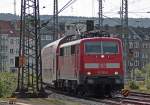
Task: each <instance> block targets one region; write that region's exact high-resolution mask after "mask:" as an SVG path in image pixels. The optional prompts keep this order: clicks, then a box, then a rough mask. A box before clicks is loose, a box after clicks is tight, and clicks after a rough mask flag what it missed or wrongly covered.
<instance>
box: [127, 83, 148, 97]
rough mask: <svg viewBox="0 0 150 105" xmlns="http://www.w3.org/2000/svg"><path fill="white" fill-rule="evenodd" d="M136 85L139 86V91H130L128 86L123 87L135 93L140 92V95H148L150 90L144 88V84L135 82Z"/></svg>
mask: <svg viewBox="0 0 150 105" xmlns="http://www.w3.org/2000/svg"><path fill="white" fill-rule="evenodd" d="M136 83H137V85H138V86H139V89H131V88H130V87H129V85H125V89H129V90H131V91H135V92H142V93H149V94H150V89H147V88H146V85H145V83H144V82H136Z"/></svg>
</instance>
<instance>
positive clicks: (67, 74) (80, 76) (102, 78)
mask: <svg viewBox="0 0 150 105" xmlns="http://www.w3.org/2000/svg"><path fill="white" fill-rule="evenodd" d="M63 40H64V39H62V40H60V41H59V42H58V43H57V47H55V48H54V50H56V51H53V52H54V53H56V54H52V53H49V56H51V55H53V56H54V57H53V59H50V62H53V63H47V65H48V66H46V65H45V64H44V65H45V67H50V69H48V68H47V69H44V66H43V71H44V72H43V74H44V76H43V77H45V78H46V79H45V80H46V81H51V83H52V84H55V86H56V87H57V88H61V89H64V90H69V91H72V92H73V91H74V92H77V93H78V94H80V95H85V94H86V93H88V94H89V93H102V94H107V95H111V93H113V92H116V91H120V90H121V89H122V88H123V86H124V80H123V78H124V72H123V57H122V56H123V55H122V43H121V41H120V40H119V39H117V38H110V37H92V38H83V39H78V40H75V41H70V42H66V43H65V41H63ZM52 46H54V45H53V44H52ZM48 49H49V48H48V47H45V48H44V49H43V51H42V53H43V54H44V51H46V50H47V51H48ZM49 50H52V49H49ZM42 56H46V55H45V54H44V55H42ZM45 58H47V57H45ZM42 60H43V61H45V59H44V57H43V58H42ZM47 62H48V61H47ZM51 64H53V65H51ZM52 66H53V67H54V68H51V67H52ZM52 69H54V72H51V71H52ZM48 70H49V72H47V71H48ZM48 73H51V74H48ZM45 74H46V75H45ZM48 75H49V76H50V75H51V76H52V75H53V76H54V77H55V78H49V79H50V80H47V77H46V76H48Z"/></svg>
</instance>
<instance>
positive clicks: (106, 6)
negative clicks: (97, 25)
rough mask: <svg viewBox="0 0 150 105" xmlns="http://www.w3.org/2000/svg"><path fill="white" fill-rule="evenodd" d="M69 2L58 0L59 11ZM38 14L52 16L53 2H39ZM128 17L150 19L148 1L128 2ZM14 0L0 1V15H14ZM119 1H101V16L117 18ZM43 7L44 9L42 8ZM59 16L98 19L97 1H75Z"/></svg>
mask: <svg viewBox="0 0 150 105" xmlns="http://www.w3.org/2000/svg"><path fill="white" fill-rule="evenodd" d="M20 1H21V0H16V2H17V4H16V12H17V15H20ZM68 1H69V0H58V2H59V6H58V7H59V10H60V9H61V8H62V7H63V6H64V5H65V4H66V3H67V2H68ZM39 2H40V14H48V15H52V14H53V0H39ZM128 2H129V17H133V18H145V17H147V18H150V13H146V12H148V11H150V0H128ZM13 3H14V0H0V13H14V5H13ZM120 4H121V0H103V15H104V16H107V17H119V14H118V11H119V10H120ZM43 6H45V8H42V7H43ZM59 15H60V16H86V17H98V0H75V2H74V3H73V4H72V5H71V6H69V7H68V8H67V9H65V10H64V11H63V12H61V13H60V14H59Z"/></svg>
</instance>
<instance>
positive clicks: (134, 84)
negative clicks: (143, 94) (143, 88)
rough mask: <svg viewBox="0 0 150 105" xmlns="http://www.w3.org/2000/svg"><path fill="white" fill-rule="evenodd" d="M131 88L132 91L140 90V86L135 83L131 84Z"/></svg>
mask: <svg viewBox="0 0 150 105" xmlns="http://www.w3.org/2000/svg"><path fill="white" fill-rule="evenodd" d="M129 87H130V88H131V89H139V86H138V85H137V84H136V83H135V82H134V81H131V82H129Z"/></svg>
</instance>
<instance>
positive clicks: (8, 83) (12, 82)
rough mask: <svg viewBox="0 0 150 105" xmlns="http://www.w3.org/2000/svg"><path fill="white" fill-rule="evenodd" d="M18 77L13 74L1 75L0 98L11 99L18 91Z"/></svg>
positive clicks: (4, 73) (5, 73)
mask: <svg viewBox="0 0 150 105" xmlns="http://www.w3.org/2000/svg"><path fill="white" fill-rule="evenodd" d="M16 80H17V79H16V76H15V74H13V73H9V72H3V73H2V72H1V73H0V98H1V97H9V96H11V94H12V92H14V91H15V89H16V82H17V81H16Z"/></svg>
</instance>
